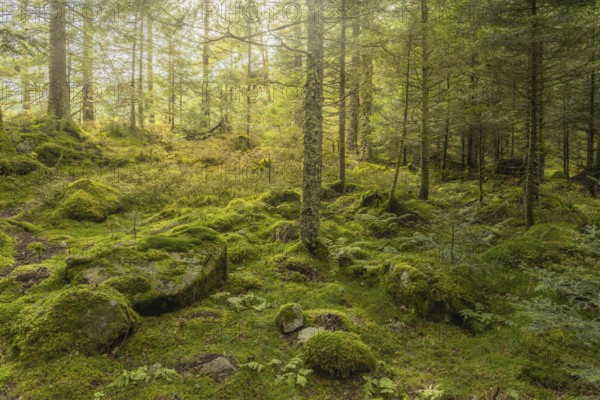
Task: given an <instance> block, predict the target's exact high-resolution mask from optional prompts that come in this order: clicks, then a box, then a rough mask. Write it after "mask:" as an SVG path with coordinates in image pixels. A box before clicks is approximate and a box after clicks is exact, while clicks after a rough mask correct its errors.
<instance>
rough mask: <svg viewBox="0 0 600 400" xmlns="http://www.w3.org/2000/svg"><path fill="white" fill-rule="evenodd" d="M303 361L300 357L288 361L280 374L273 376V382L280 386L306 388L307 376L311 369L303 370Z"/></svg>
mask: <svg viewBox="0 0 600 400" xmlns="http://www.w3.org/2000/svg"><path fill="white" fill-rule="evenodd" d="M303 366H304V360H303V359H302V357H300V356H296V357H294V358H292V359H291V360H290V362H288V363H287V364H286V365H285V366H284V367H283V371H281V373H280V374H278V375H276V376H275V382H276V383H278V384H280V385H283V384H285V385H288V386H292V387H293V386H300V387H302V388H304V387H306V385H307V384H308V376H309V375H310V374H311V373H312V372H313V371H312V369H308V368H303Z"/></svg>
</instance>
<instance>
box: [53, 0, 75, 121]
mask: <svg viewBox="0 0 600 400" xmlns="http://www.w3.org/2000/svg"><path fill="white" fill-rule="evenodd" d="M66 14H67V8H66V4H65V2H63V1H53V2H51V3H50V22H49V33H50V34H49V62H48V77H49V93H48V114H50V116H51V117H53V118H55V119H56V120H57V121H62V120H70V119H71V93H70V89H69V81H68V78H67V34H66V29H67V15H66Z"/></svg>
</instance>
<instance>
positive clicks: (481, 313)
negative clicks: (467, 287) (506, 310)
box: [459, 303, 515, 329]
mask: <svg viewBox="0 0 600 400" xmlns="http://www.w3.org/2000/svg"><path fill="white" fill-rule="evenodd" d="M459 314H460V315H461V316H462V317H463V320H464V321H465V322H468V321H476V322H477V323H479V324H481V325H482V326H483V328H485V329H488V328H491V327H493V326H495V325H506V326H515V323H514V322H512V321H510V320H508V319H506V318H504V317H501V316H500V315H497V314H492V313H489V312H486V311H485V306H484V305H483V304H480V303H476V304H475V308H474V309H470V308H465V309H464V310H460V311H459Z"/></svg>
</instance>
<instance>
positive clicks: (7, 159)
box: [0, 153, 41, 176]
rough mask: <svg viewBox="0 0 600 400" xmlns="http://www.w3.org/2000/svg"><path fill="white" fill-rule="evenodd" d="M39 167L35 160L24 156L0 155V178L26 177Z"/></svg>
mask: <svg viewBox="0 0 600 400" xmlns="http://www.w3.org/2000/svg"><path fill="white" fill-rule="evenodd" d="M40 167H41V165H40V164H39V163H38V162H37V161H36V160H33V159H31V158H29V157H27V156H25V155H22V154H1V153H0V176H9V175H27V174H30V173H32V172H34V171H37V170H38V169H39V168H40Z"/></svg>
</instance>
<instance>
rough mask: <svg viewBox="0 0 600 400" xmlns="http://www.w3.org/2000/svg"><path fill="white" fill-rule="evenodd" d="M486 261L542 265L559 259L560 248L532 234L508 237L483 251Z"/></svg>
mask: <svg viewBox="0 0 600 400" xmlns="http://www.w3.org/2000/svg"><path fill="white" fill-rule="evenodd" d="M482 258H483V260H484V261H485V262H487V263H495V264H499V265H503V266H506V267H517V266H519V265H521V264H524V265H527V266H544V265H545V264H547V263H550V262H555V261H558V260H559V259H560V250H559V249H558V248H557V247H556V245H554V244H552V243H548V242H545V241H543V240H540V239H537V238H535V237H532V236H524V237H520V238H515V239H510V240H507V241H506V242H504V243H501V244H499V245H498V246H494V247H492V248H490V249H488V250H486V251H485V253H483V255H482Z"/></svg>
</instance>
